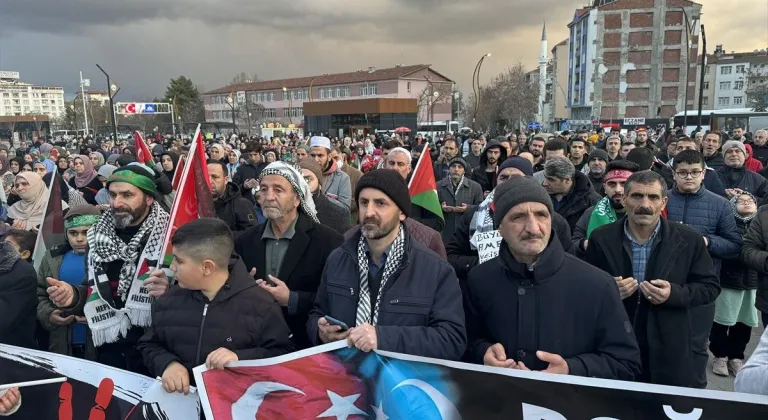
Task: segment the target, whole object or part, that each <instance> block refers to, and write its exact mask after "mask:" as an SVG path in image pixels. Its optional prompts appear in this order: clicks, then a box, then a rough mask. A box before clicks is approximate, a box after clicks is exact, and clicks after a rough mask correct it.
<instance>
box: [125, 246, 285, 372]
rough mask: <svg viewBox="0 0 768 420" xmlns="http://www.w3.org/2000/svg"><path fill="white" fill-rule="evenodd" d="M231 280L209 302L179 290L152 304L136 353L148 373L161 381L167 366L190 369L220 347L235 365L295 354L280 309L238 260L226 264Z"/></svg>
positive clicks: (193, 292) (201, 295)
mask: <svg viewBox="0 0 768 420" xmlns="http://www.w3.org/2000/svg"><path fill="white" fill-rule="evenodd" d="M229 272H230V275H229V279H228V280H227V282H226V283H225V284H224V286H223V287H222V288H221V290H219V292H218V293H217V294H216V296H215V297H214V298H213V300H210V301H209V300H208V298H207V297H205V295H203V294H202V293H201V292H200V291H199V290H189V289H182V288H181V287H179V286H178V285H174V286H171V288H170V290H168V292H166V293H165V294H163V295H162V296H161V297H160V298H158V299H157V300H156V301H155V303H154V304H153V305H152V326H151V327H149V328H148V329H147V331H146V333H145V334H144V336H143V337H142V338H141V339H140V340H139V344H138V349H139V351H140V352H141V354H142V357H143V358H144V364H145V365H146V366H147V368H148V369H149V371H150V373H152V375H155V376H162V375H163V372H164V371H165V368H167V367H168V365H169V364H170V363H171V362H174V361H176V362H179V363H181V364H182V365H184V367H185V368H187V370H188V371H189V373H190V379H191V380H194V379H193V377H192V374H191V373H192V368H194V367H195V366H199V365H201V364H203V363H205V359H206V357H208V354H209V353H211V352H213V351H214V350H216V349H218V348H220V347H224V348H226V349H228V350H231V351H232V352H234V353H235V354H237V358H238V359H239V360H255V359H264V358H268V357H275V356H280V355H283V354H286V353H290V352H291V351H293V344H292V343H291V340H290V339H289V336H290V334H291V332H290V330H289V329H288V325H286V323H285V320H284V319H283V314H282V312H281V311H280V305H278V304H277V302H276V301H275V299H274V298H273V297H272V296H271V295H270V294H269V292H267V291H265V290H263V289H262V288H261V287H259V286H258V285H257V284H256V281H254V279H253V277H251V276H250V274H249V273H248V270H246V268H245V266H244V265H243V263H242V261H241V260H240V258H238V257H237V256H234V257H233V258H232V259H230V264H229Z"/></svg>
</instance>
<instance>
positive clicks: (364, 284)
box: [307, 154, 467, 360]
mask: <svg viewBox="0 0 768 420" xmlns="http://www.w3.org/2000/svg"><path fill="white" fill-rule="evenodd" d="M390 156H391V154H390ZM355 200H356V201H357V202H358V207H359V208H360V219H361V221H360V222H361V228H360V232H358V233H356V234H355V235H354V236H352V237H351V238H349V239H348V240H347V241H346V242H344V244H343V245H342V246H341V248H339V249H337V250H335V251H333V252H332V253H331V255H330V256H329V257H328V262H327V264H326V266H325V269H324V270H323V277H322V281H321V283H320V287H319V288H318V290H317V299H316V300H315V305H314V309H313V310H312V313H311V314H310V317H309V321H308V322H307V330H308V334H309V338H310V340H311V341H312V344H314V345H318V344H323V343H330V342H334V341H339V340H345V341H347V343H348V344H349V345H350V346H354V347H356V348H358V349H360V350H361V351H364V352H370V351H372V350H385V351H394V352H398V353H405V354H411V355H415V356H424V357H435V358H439V359H445V360H459V358H461V356H462V354H464V350H465V349H466V344H467V336H466V331H465V328H464V309H463V306H462V295H461V290H460V289H459V284H458V281H456V274H454V272H453V269H451V267H450V265H448V263H447V262H445V261H444V260H443V259H442V258H440V257H439V256H438V255H436V254H435V253H434V252H432V251H430V250H428V249H427V248H425V247H424V246H423V245H421V244H420V243H419V242H418V241H416V240H414V239H413V238H412V237H411V235H410V233H409V230H408V228H407V227H406V225H405V224H404V223H403V222H404V221H405V220H406V218H407V217H408V214H409V211H410V208H411V198H410V196H409V194H408V186H407V185H406V184H405V181H404V180H403V178H402V176H401V175H400V174H398V173H397V172H395V171H392V170H388V169H380V170H375V171H372V172H369V173H367V174H365V175H363V177H362V178H360V182H358V184H357V189H356V190H355ZM341 291H344V292H343V293H340V292H341ZM339 321H341V322H339ZM341 323H343V324H344V325H341Z"/></svg>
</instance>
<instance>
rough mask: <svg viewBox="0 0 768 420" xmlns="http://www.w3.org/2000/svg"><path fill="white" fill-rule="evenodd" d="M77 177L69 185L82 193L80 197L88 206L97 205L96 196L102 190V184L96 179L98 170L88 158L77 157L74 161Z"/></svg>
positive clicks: (83, 156)
mask: <svg viewBox="0 0 768 420" xmlns="http://www.w3.org/2000/svg"><path fill="white" fill-rule="evenodd" d="M73 166H74V169H75V177H74V178H72V179H70V180H69V185H71V186H72V188H74V189H76V190H77V191H79V192H80V195H81V196H82V197H83V198H84V199H85V201H86V202H87V203H88V204H93V205H96V194H97V193H98V192H99V190H100V189H101V188H102V185H101V182H99V180H98V179H97V178H96V176H97V173H96V170H95V169H93V162H91V159H90V158H89V157H88V156H85V155H77V156H75V159H74V160H73Z"/></svg>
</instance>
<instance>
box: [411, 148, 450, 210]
mask: <svg viewBox="0 0 768 420" xmlns="http://www.w3.org/2000/svg"><path fill="white" fill-rule="evenodd" d="M408 192H409V193H410V195H411V203H412V204H415V205H417V206H421V207H422V208H424V209H426V210H429V211H431V212H432V213H434V214H436V215H438V216H440V218H441V219H443V220H445V218H444V217H443V208H442V207H441V206H440V199H438V198H437V182H435V172H434V169H433V168H432V156H430V154H429V148H428V147H425V148H424V153H422V154H421V156H420V157H419V161H418V163H416V168H414V170H413V175H412V176H411V182H410V183H409V184H408Z"/></svg>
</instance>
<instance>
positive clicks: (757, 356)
mask: <svg viewBox="0 0 768 420" xmlns="http://www.w3.org/2000/svg"><path fill="white" fill-rule="evenodd" d="M733 388H734V391H736V392H744V393H748V394H759V395H768V329H766V330H765V331H763V335H762V337H761V338H760V343H759V344H758V345H757V348H755V351H754V353H752V356H751V357H750V358H749V360H747V363H746V364H745V365H744V367H743V368H742V369H741V371H740V372H739V374H738V375H737V376H736V381H735V382H734V384H733Z"/></svg>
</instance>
